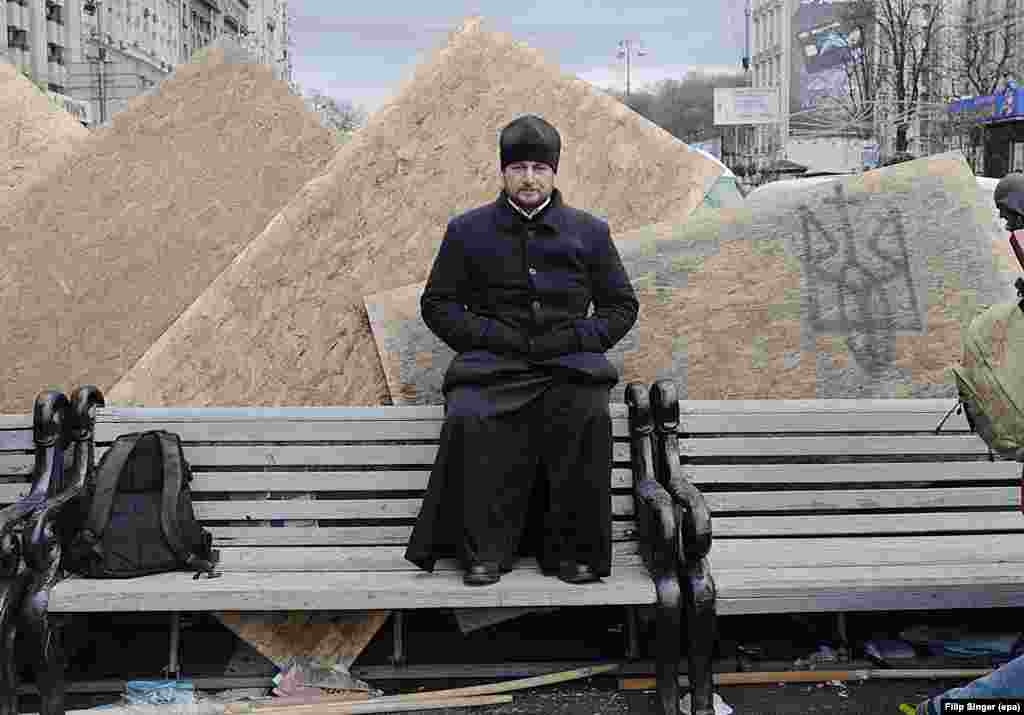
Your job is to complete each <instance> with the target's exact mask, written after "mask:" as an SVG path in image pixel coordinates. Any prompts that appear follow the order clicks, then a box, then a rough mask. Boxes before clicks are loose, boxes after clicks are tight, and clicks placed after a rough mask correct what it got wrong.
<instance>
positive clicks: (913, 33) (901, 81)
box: [841, 0, 949, 153]
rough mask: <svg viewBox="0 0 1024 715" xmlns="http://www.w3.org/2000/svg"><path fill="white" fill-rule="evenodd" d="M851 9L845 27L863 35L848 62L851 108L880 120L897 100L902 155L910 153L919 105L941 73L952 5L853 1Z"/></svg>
mask: <svg viewBox="0 0 1024 715" xmlns="http://www.w3.org/2000/svg"><path fill="white" fill-rule="evenodd" d="M845 5H846V7H845V8H844V9H843V10H842V12H841V17H842V21H843V23H844V25H846V26H847V27H849V28H851V32H852V29H854V28H855V29H857V30H858V31H859V33H860V48H859V50H851V51H850V52H849V53H848V54H847V58H846V60H845V63H846V64H845V66H846V71H847V76H848V77H849V78H850V89H849V91H850V102H851V105H852V106H853V107H855V108H856V110H857V111H858V113H859V115H860V116H863V115H864V114H868V115H869V116H870V117H871V119H872V120H874V118H875V117H876V116H877V112H878V109H879V103H880V101H881V100H883V99H885V100H891V101H892V103H893V104H894V105H895V107H894V109H895V117H894V123H895V124H896V153H903V152H906V151H907V143H908V142H907V130H908V129H909V127H910V124H911V122H912V121H913V119H914V116H915V113H916V110H917V106H918V101H919V100H920V99H922V96H923V93H924V94H927V93H928V90H929V87H926V85H929V86H930V85H934V84H935V83H936V82H937V81H939V75H940V74H941V72H940V71H939V70H938V68H936V56H937V50H938V49H939V48H940V46H941V45H942V41H943V37H944V34H945V33H946V31H947V30H948V29H949V27H948V26H947V24H946V20H947V12H946V2H945V0H852V2H849V3H846V4H845ZM865 109H866V110H867V111H866V112H865V111H864V110H865Z"/></svg>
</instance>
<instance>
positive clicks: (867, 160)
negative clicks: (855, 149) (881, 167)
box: [860, 144, 879, 169]
mask: <svg viewBox="0 0 1024 715" xmlns="http://www.w3.org/2000/svg"><path fill="white" fill-rule="evenodd" d="M878 154H879V147H878V144H865V145H864V148H863V149H861V151H860V157H861V164H862V165H863V166H864V168H865V169H877V168H878V161H879V156H878Z"/></svg>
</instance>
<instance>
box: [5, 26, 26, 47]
mask: <svg viewBox="0 0 1024 715" xmlns="http://www.w3.org/2000/svg"><path fill="white" fill-rule="evenodd" d="M7 46H8V47H10V48H12V49H15V50H27V49H28V31H27V30H19V29H17V28H15V27H11V26H10V25H8V26H7Z"/></svg>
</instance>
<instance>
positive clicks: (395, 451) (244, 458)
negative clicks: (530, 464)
mask: <svg viewBox="0 0 1024 715" xmlns="http://www.w3.org/2000/svg"><path fill="white" fill-rule="evenodd" d="M108 449H109V447H97V448H96V459H97V460H99V459H101V458H102V457H103V455H104V454H105V453H106V451H107V450H108ZM182 449H183V451H184V452H185V458H186V459H187V460H188V461H189V463H190V464H191V465H192V466H197V467H198V466H203V467H205V466H219V467H224V466H243V467H249V466H256V465H260V466H268V467H275V466H280V465H289V466H327V465H338V466H349V465H357V464H361V465H374V466H376V465H411V464H416V465H427V466H430V465H432V464H433V463H434V457H435V456H436V455H437V449H438V447H437V445H435V444H424V445H419V444H411V445H244V446H235V445H218V446H212V447H205V446H194V445H188V444H185V445H182ZM612 455H613V458H614V459H615V461H617V462H628V461H629V444H628V443H624V442H617V443H615V444H614V445H613V447H612Z"/></svg>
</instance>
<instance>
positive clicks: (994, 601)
mask: <svg viewBox="0 0 1024 715" xmlns="http://www.w3.org/2000/svg"><path fill="white" fill-rule="evenodd" d="M713 573H714V578H715V591H716V599H715V607H716V610H717V612H718V614H719V615H740V614H755V613H800V612H803V613H809V612H813V613H821V612H824V611H889V610H920V609H927V610H941V609H953V608H1008V607H1012V608H1020V607H1024V590H1022V589H1021V587H1020V584H1021V583H1024V564H1017V563H977V562H975V561H970V562H965V563H960V564H942V565H932V564H925V565H920V564H900V565H898V566H841V567H839V566H837V567H833V568H813V567H801V566H794V567H787V568H773V569H758V568H752V569H741V570H738V569H716V570H715V571H714V572H713Z"/></svg>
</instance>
